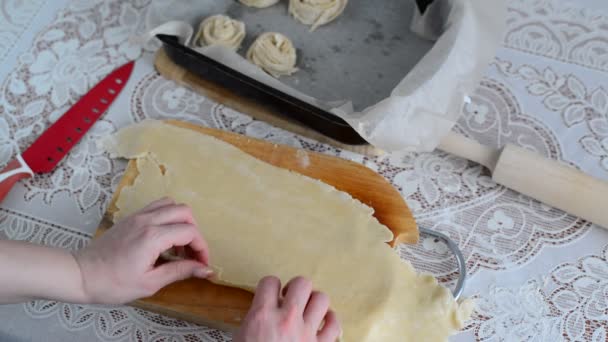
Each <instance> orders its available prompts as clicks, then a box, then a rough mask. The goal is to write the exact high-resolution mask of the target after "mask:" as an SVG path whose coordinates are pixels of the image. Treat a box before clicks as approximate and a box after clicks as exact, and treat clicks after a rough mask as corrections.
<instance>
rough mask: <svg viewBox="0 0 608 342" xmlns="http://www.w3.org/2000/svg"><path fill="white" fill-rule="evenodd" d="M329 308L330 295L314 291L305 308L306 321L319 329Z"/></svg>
mask: <svg viewBox="0 0 608 342" xmlns="http://www.w3.org/2000/svg"><path fill="white" fill-rule="evenodd" d="M327 310H329V297H328V296H327V295H326V294H325V293H322V292H318V291H313V292H312V294H311V295H310V300H309V301H308V304H306V309H304V321H305V322H306V323H308V324H310V325H311V326H312V327H313V328H315V329H319V327H320V326H321V322H322V321H323V318H324V317H325V315H326V314H327Z"/></svg>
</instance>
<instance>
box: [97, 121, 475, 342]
mask: <svg viewBox="0 0 608 342" xmlns="http://www.w3.org/2000/svg"><path fill="white" fill-rule="evenodd" d="M105 146H106V148H107V149H108V150H110V152H112V153H113V154H115V155H118V156H121V157H125V158H137V167H138V169H139V172H140V174H139V176H138V177H137V179H136V180H135V182H134V184H133V185H132V186H128V187H125V188H124V189H123V190H122V192H121V195H120V197H119V198H118V201H117V203H116V204H117V206H118V208H119V211H118V212H117V213H116V217H115V219H120V218H121V217H124V216H125V215H129V214H130V213H133V212H134V211H136V210H138V209H140V208H142V207H144V206H145V205H146V204H148V203H149V202H151V201H153V200H155V199H158V198H159V197H161V196H165V195H168V196H171V197H173V198H175V199H176V200H177V201H179V202H184V203H188V204H190V205H191V206H192V208H193V211H194V213H195V218H196V221H197V222H198V224H199V226H200V227H201V231H202V233H203V235H204V237H205V239H206V240H207V241H208V243H209V248H210V255H211V263H212V267H214V268H216V269H218V270H220V273H219V279H218V280H217V281H218V282H220V283H222V284H229V285H232V286H236V287H241V288H245V289H247V290H253V289H254V288H255V285H256V284H257V282H258V281H259V279H260V278H262V277H263V276H266V275H276V276H278V277H279V278H280V279H281V281H282V282H283V283H286V282H287V281H288V280H289V279H290V278H292V277H294V276H297V275H304V276H306V277H310V278H312V279H313V282H314V285H315V287H316V288H318V289H320V290H322V291H324V292H326V293H327V294H329V296H330V298H331V302H332V307H333V308H334V309H335V311H336V312H337V314H338V317H339V319H340V320H341V322H342V326H343V330H344V335H343V341H347V342H351V341H374V342H377V341H384V342H391V341H395V342H397V341H398V342H403V341H445V340H446V339H447V337H448V336H449V335H450V334H452V333H454V332H456V331H457V330H459V329H460V328H461V327H462V326H463V320H464V319H465V318H466V316H468V314H469V306H468V305H459V304H458V303H457V302H456V301H455V300H454V299H453V297H452V295H451V294H450V292H449V291H448V290H447V289H446V288H444V287H442V286H440V285H438V284H437V281H436V280H435V279H434V278H433V277H431V276H428V275H418V274H417V273H416V272H415V270H414V269H413V268H412V266H411V265H410V264H409V263H406V262H403V261H402V260H401V259H400V258H399V256H398V255H397V253H395V251H394V250H392V249H391V248H390V247H389V246H388V245H387V244H386V243H385V242H387V241H390V240H391V239H392V233H391V232H390V231H389V230H388V229H387V228H386V227H385V226H383V225H382V224H380V223H379V222H378V221H377V220H376V219H375V218H374V217H373V216H372V214H373V210H372V209H371V208H369V207H367V206H365V205H364V204H362V203H360V202H359V201H357V200H354V199H353V198H352V197H351V196H349V195H348V194H346V193H343V192H340V191H338V190H336V189H335V188H333V187H331V186H329V185H327V184H324V183H322V182H320V181H317V180H314V179H311V178H308V177H305V176H302V175H299V174H296V173H292V172H290V171H287V170H285V169H281V168H277V167H274V166H272V165H269V164H267V163H265V162H262V161H260V160H258V159H255V158H253V157H251V156H250V155H248V154H246V153H244V152H242V151H241V150H239V149H237V148H235V147H233V146H232V145H229V144H227V143H224V142H222V141H219V140H217V139H215V138H212V137H209V136H205V135H202V134H200V133H196V132H194V131H192V130H188V129H184V128H177V127H174V126H170V125H168V124H164V123H162V122H158V121H146V122H143V123H140V124H137V125H133V126H129V127H126V128H124V129H122V130H120V131H119V132H118V133H117V134H116V135H115V136H114V137H112V138H110V139H108V140H107V141H106V142H105ZM159 165H162V166H164V168H165V169H166V172H165V173H164V174H163V173H162V172H161V169H160V167H159Z"/></svg>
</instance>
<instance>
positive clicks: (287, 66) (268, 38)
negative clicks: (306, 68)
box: [247, 32, 298, 78]
mask: <svg viewBox="0 0 608 342" xmlns="http://www.w3.org/2000/svg"><path fill="white" fill-rule="evenodd" d="M247 59H248V60H249V61H251V62H252V63H253V64H255V65H257V66H259V67H260V68H262V69H263V70H264V71H266V72H267V73H269V74H270V75H272V76H274V77H276V78H278V77H280V76H283V75H291V74H293V73H294V72H296V71H297V70H298V69H297V68H296V49H295V48H294V46H293V43H292V42H291V40H289V38H287V37H286V36H285V35H283V34H281V33H277V32H266V33H263V34H261V35H260V36H259V37H258V38H257V39H256V40H255V41H254V42H253V44H251V47H250V48H249V50H248V51H247Z"/></svg>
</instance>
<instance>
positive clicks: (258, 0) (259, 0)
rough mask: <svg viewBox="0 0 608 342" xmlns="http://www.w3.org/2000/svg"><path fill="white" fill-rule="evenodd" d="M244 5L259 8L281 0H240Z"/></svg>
mask: <svg viewBox="0 0 608 342" xmlns="http://www.w3.org/2000/svg"><path fill="white" fill-rule="evenodd" d="M239 1H240V2H241V3H242V4H243V5H247V6H249V7H257V8H266V7H270V6H272V5H274V4H276V3H277V2H279V0H239Z"/></svg>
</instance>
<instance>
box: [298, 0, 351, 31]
mask: <svg viewBox="0 0 608 342" xmlns="http://www.w3.org/2000/svg"><path fill="white" fill-rule="evenodd" d="M347 3H348V0H289V13H290V14H291V15H292V16H293V17H294V18H296V19H297V20H298V21H300V22H301V23H303V24H306V25H311V26H312V27H311V28H310V30H311V31H314V30H315V29H316V28H317V27H319V26H321V25H325V24H327V23H329V22H330V21H332V20H334V19H336V18H337V17H338V16H339V15H340V14H342V12H344V8H345V7H346V4H347Z"/></svg>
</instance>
